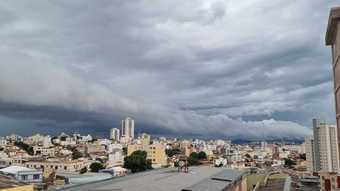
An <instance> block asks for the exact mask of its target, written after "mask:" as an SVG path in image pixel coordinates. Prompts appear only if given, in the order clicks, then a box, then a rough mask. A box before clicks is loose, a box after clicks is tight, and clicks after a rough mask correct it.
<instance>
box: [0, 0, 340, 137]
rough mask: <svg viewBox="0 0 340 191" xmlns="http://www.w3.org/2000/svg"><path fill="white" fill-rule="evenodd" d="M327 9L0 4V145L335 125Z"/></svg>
mask: <svg viewBox="0 0 340 191" xmlns="http://www.w3.org/2000/svg"><path fill="white" fill-rule="evenodd" d="M336 5H340V3H336V1H335V0H332V1H327V2H325V1H322V0H300V1H293V0H277V1H270V2H269V1H265V0H253V1H247V2H240V1H233V0H229V1H228V0H210V1H207V0H192V1H184V2H183V1H178V0H164V1H148V0H145V1H141V0H138V1H126V0H121V1H120V0H116V1H108V0H103V1H100V2H98V1H90V0H89V1H78V0H71V1H69V0H64V1H46V0H38V1H18V0H10V1H9V0H8V1H1V2H0V28H1V30H0V39H1V45H0V56H1V58H2V61H1V62H0V136H4V135H7V134H10V133H18V134H22V135H28V134H33V133H43V134H47V133H52V134H59V133H61V132H63V131H64V132H68V133H69V132H74V131H76V132H81V133H91V134H94V135H103V134H105V133H107V134H108V131H109V129H110V128H113V127H116V128H119V127H120V121H121V120H122V119H123V118H125V117H127V116H129V117H132V118H134V119H135V122H136V132H148V133H151V134H157V135H171V136H174V135H176V136H182V137H187V136H189V137H190V136H197V137H226V138H233V139H256V138H263V137H265V138H292V139H294V138H297V139H301V138H303V137H304V136H306V135H310V134H311V133H312V131H311V124H312V119H313V118H319V119H321V120H323V121H327V122H329V123H335V111H334V110H335V106H334V95H333V81H332V70H331V50H330V47H326V46H325V42H324V38H325V31H326V27H327V22H328V15H329V11H330V8H331V7H334V6H336Z"/></svg>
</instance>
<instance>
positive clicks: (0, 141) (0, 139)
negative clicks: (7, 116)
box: [0, 137, 7, 146]
mask: <svg viewBox="0 0 340 191" xmlns="http://www.w3.org/2000/svg"><path fill="white" fill-rule="evenodd" d="M5 145H7V140H6V138H5V137H0V146H5Z"/></svg>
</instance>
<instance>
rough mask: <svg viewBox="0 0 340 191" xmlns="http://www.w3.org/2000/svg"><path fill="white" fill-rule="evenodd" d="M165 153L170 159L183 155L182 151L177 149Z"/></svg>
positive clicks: (167, 150)
mask: <svg viewBox="0 0 340 191" xmlns="http://www.w3.org/2000/svg"><path fill="white" fill-rule="evenodd" d="M165 153H166V155H167V156H168V157H172V156H174V155H178V154H181V153H182V151H181V150H180V149H179V148H175V149H166V150H165Z"/></svg>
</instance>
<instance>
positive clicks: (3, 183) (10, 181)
mask: <svg viewBox="0 0 340 191" xmlns="http://www.w3.org/2000/svg"><path fill="white" fill-rule="evenodd" d="M26 185H28V184H25V183H21V182H18V181H16V180H15V179H14V178H11V177H7V176H4V175H0V189H1V190H2V189H8V188H15V187H18V186H26Z"/></svg>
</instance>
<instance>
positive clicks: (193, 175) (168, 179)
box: [63, 166, 244, 191]
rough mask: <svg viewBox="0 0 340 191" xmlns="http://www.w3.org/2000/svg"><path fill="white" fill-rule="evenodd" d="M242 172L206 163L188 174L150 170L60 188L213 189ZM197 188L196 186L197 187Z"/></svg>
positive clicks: (136, 190)
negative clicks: (206, 164) (210, 165)
mask: <svg viewBox="0 0 340 191" xmlns="http://www.w3.org/2000/svg"><path fill="white" fill-rule="evenodd" d="M243 174H244V172H241V171H236V170H231V169H225V168H214V167H209V166H199V167H190V168H189V173H183V172H180V173H179V172H177V169H175V168H170V169H169V168H168V169H159V170H152V171H148V172H143V173H137V174H133V175H129V176H126V177H122V178H115V179H113V180H108V181H102V182H98V183H92V184H87V185H83V186H77V187H73V188H68V189H63V190H71V191H78V190H79V191H86V190H92V191H99V190H100V191H105V190H122V191H125V190H126V191H127V190H128V191H144V190H145V191H179V190H192V191H196V190H199V191H208V190H209V191H214V190H221V189H223V188H225V187H226V186H228V185H229V184H230V183H232V182H233V181H235V180H237V179H238V178H240V177H241V176H242V175H243ZM198 188H199V189H198Z"/></svg>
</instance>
